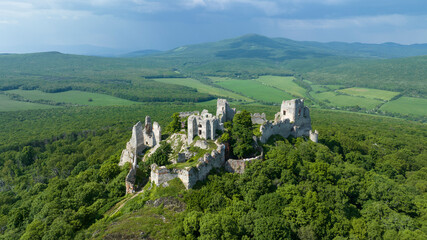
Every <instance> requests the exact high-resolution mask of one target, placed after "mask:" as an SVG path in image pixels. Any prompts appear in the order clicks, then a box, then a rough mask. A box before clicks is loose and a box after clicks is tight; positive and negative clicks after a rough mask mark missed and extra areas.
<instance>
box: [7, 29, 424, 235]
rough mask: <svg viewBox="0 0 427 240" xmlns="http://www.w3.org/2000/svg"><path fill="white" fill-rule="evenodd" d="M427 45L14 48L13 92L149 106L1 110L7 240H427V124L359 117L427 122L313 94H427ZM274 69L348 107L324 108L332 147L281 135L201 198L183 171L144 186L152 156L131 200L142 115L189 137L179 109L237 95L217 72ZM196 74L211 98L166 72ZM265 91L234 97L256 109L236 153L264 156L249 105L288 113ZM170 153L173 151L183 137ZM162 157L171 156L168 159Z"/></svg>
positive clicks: (249, 73)
mask: <svg viewBox="0 0 427 240" xmlns="http://www.w3.org/2000/svg"><path fill="white" fill-rule="evenodd" d="M425 52H427V48H426V47H425V46H424V45H412V46H400V45H389V44H381V45H364V44H343V43H315V42H297V41H292V40H289V39H269V38H266V37H263V36H258V35H246V36H243V37H240V38H236V39H228V40H224V41H219V42H214V43H206V44H199V45H191V46H185V47H182V48H177V49H173V50H170V51H166V52H162V53H156V54H153V55H150V56H141V57H133V58H101V57H88V56H77V55H67V54H61V53H57V52H50V53H37V54H22V55H14V54H11V55H1V56H0V91H4V93H5V94H6V95H7V94H9V93H7V92H6V91H8V90H12V89H22V90H41V91H43V92H48V93H55V92H65V91H69V90H81V91H86V92H97V93H103V94H107V95H112V96H116V97H119V98H124V99H129V100H133V101H137V102H141V103H138V104H135V105H127V106H108V107H106V106H105V107H104V106H103V107H101V106H99V107H89V106H77V105H73V107H70V105H66V104H65V105H63V107H61V108H59V107H58V108H55V109H46V110H27V111H16V112H0V239H5V240H6V239H8V240H9V239H10V240H12V239H13V240H15V239H31V240H33V239H34V240H37V239H42V240H49V239H52V240H54V239H55V240H56V239H139V238H140V239H260V240H261V239H336V240H341V239H427V193H426V192H427V188H426V186H427V148H426V146H427V126H426V124H425V123H419V122H414V121H409V120H402V119H397V118H392V117H385V116H374V115H368V114H363V113H358V111H359V112H364V113H374V114H388V115H392V116H397V117H402V118H407V119H414V120H419V121H425V115H417V116H411V115H408V114H406V113H388V112H383V111H381V109H378V108H379V106H380V105H382V104H385V103H386V102H387V101H388V100H387V101H385V100H384V101H383V100H381V99H380V100H381V101H382V102H381V104H380V105H377V107H376V108H375V109H370V110H369V109H364V108H361V107H360V106H358V105H357V103H356V102H355V105H354V106H352V105H349V106H346V107H342V108H340V109H341V110H347V111H348V110H349V111H355V112H353V113H350V112H344V111H339V110H337V109H336V106H333V105H328V104H326V103H327V102H326V101H319V102H318V101H317V100H316V99H315V98H312V97H310V90H312V89H311V88H312V86H315V85H317V86H316V87H317V88H318V89H321V88H325V86H321V85H322V84H338V85H340V86H339V88H349V87H369V88H372V89H383V90H392V91H397V92H398V95H397V96H395V97H394V98H400V97H401V96H405V97H413V98H414V99H415V100H419V99H422V100H423V101H424V100H425V97H426V85H425V78H424V76H426V74H427V73H426V69H425V67H424V66H425V62H426V59H427V58H426V56H417V55H420V53H425ZM404 57H405V58H404ZM392 58H394V59H392ZM263 75H276V76H293V77H294V78H295V79H294V80H293V82H292V83H293V84H297V85H298V86H300V87H301V88H302V89H303V91H304V89H305V90H306V93H300V95H295V96H292V97H296V96H299V97H300V96H305V97H306V104H307V105H313V106H316V107H321V108H334V109H335V110H327V109H320V108H312V109H311V119H312V125H313V129H317V130H318V131H319V133H320V135H319V143H313V142H310V141H307V139H305V138H297V139H295V138H289V139H283V138H281V137H277V136H275V137H273V138H271V139H270V141H269V142H268V143H267V144H264V145H263V146H262V147H263V150H264V151H263V152H264V153H265V159H264V160H262V161H257V162H254V163H253V164H251V165H250V166H249V168H248V169H247V171H246V172H245V173H244V174H242V175H238V174H231V173H226V172H225V171H224V170H223V169H219V170H218V171H216V172H214V173H212V174H211V175H210V176H209V177H208V179H207V180H205V181H204V182H199V183H198V184H197V185H196V187H195V188H194V189H192V190H188V191H187V190H185V189H184V186H183V184H182V183H181V182H180V181H179V180H178V179H175V180H173V181H171V182H170V184H169V186H167V187H157V186H151V185H150V184H147V185H145V186H144V184H145V183H146V182H147V180H148V173H149V164H147V163H140V166H141V167H140V169H139V170H138V174H137V175H138V182H137V184H138V185H140V186H138V187H142V188H143V190H144V191H143V192H142V193H140V194H139V195H133V197H132V196H130V195H127V196H126V195H125V177H126V175H127V173H128V171H129V165H125V166H123V167H119V166H118V165H117V163H118V161H119V158H120V154H121V151H122V150H123V149H124V148H125V146H126V142H127V141H128V140H129V138H130V137H131V129H132V126H133V125H134V124H135V123H136V122H137V121H143V119H144V118H145V116H146V115H149V116H151V118H152V119H153V121H157V122H159V123H160V125H161V126H162V128H163V129H164V130H165V133H166V132H170V133H172V132H176V131H179V130H180V129H179V128H180V123H179V120H178V117H177V115H176V114H175V115H173V114H174V113H177V112H180V111H194V110H198V111H201V110H203V109H208V110H209V111H210V112H214V110H215V103H213V102H212V101H209V100H212V99H214V98H216V96H212V94H213V93H211V92H210V91H209V90H206V89H211V90H212V89H215V90H218V89H219V90H221V89H222V90H224V89H225V88H222V87H221V86H220V85H218V84H214V81H213V80H212V78H211V77H215V76H217V77H229V78H233V80H236V79H256V78H258V77H259V76H263ZM183 77H190V78H192V79H195V80H197V81H195V82H196V83H203V84H204V85H202V86H203V87H205V92H199V91H197V90H196V88H195V87H196V86H187V85H186V86H183V85H175V84H169V83H161V82H158V81H155V79H158V78H171V79H173V80H174V79H177V78H183ZM250 81H252V80H250ZM259 86H262V85H259ZM331 86H332V85H331ZM207 87H215V88H207ZM294 87H295V86H294ZM256 90H258V89H256ZM273 90H274V89H273ZM276 90H277V89H276ZM227 91H231V90H230V89H228V90H227ZM285 92H286V91H284V92H282V93H281V94H285ZM233 93H235V92H233ZM235 94H236V93H235ZM286 94H288V93H286ZM301 94H302V95H301ZM340 94H342V93H340ZM1 96H3V95H1ZM7 96H12V97H14V98H15V100H20V101H24V100H25V99H24V98H23V97H22V96H19V95H10V94H9V95H7ZM281 96H282V95H281ZM223 97H225V96H223ZM241 97H244V98H243V99H245V98H247V96H241ZM356 99H357V98H356ZM240 100H242V99H240ZM249 100H254V101H248V102H245V103H243V102H239V104H238V105H237V104H236V102H231V105H232V107H236V108H237V109H238V110H242V112H241V114H239V115H236V118H235V121H234V122H232V123H231V122H229V123H227V126H226V130H225V132H224V133H222V135H221V136H220V141H222V142H225V143H227V144H228V145H229V146H230V147H231V149H232V152H231V155H232V156H233V157H236V158H242V157H245V156H252V155H254V154H257V153H256V152H255V151H254V148H253V145H254V142H253V139H252V135H253V134H257V132H259V131H257V130H256V129H254V128H255V126H253V125H252V123H251V121H249V117H250V115H249V113H255V112H258V113H261V112H265V113H266V115H267V118H268V119H273V116H274V114H275V113H276V112H277V110H278V108H279V107H278V106H274V105H261V104H260V103H265V102H263V100H262V99H261V100H259V99H258V100H256V99H252V98H250V99H249ZM37 101H38V103H43V104H50V105H56V104H58V103H57V102H55V101H50V102H49V101H48V102H43V100H36V101H35V102H37ZM375 101H377V100H375ZM420 102H421V101H420ZM268 103H269V104H271V102H268ZM421 105H422V103H421V104H420V105H416V106H421ZM402 106H405V105H402ZM243 110H247V111H243ZM170 116H173V117H172V119H171V118H170ZM171 120H172V121H171ZM160 150H161V152H162V153H168V152H171V151H172V150H171V149H170V145H167V144H164V145H162V147H161V149H160ZM197 156H198V155H197ZM195 161H197V159H195ZM151 162H157V163H162V164H163V163H164V164H167V163H168V159H167V158H166V157H165V154H160V152H159V153H158V154H156V155H154V156H153V158H151V159H149V163H151Z"/></svg>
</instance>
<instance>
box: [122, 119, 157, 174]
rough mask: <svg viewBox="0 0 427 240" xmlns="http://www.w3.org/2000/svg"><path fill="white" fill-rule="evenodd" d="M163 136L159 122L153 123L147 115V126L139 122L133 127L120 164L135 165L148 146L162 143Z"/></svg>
mask: <svg viewBox="0 0 427 240" xmlns="http://www.w3.org/2000/svg"><path fill="white" fill-rule="evenodd" d="M161 138H162V129H161V127H160V125H159V124H158V123H157V122H154V123H151V118H150V117H149V116H146V117H145V126H144V127H142V123H141V122H137V123H136V124H135V125H134V126H133V128H132V137H131V138H130V140H129V142H128V143H127V144H126V149H124V150H123V152H122V155H121V157H120V163H119V165H120V166H122V165H124V164H125V163H126V162H130V163H132V164H133V165H134V159H136V156H137V155H140V154H141V153H142V152H143V151H144V149H146V148H147V147H154V146H156V145H157V144H159V143H160V141H161Z"/></svg>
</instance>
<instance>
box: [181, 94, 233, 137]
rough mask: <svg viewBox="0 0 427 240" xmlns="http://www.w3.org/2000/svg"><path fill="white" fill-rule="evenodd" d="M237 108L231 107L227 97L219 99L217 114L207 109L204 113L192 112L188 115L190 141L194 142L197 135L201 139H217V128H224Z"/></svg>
mask: <svg viewBox="0 0 427 240" xmlns="http://www.w3.org/2000/svg"><path fill="white" fill-rule="evenodd" d="M235 114H236V109H235V108H231V107H230V105H229V104H228V102H227V100H226V99H218V100H217V105H216V116H213V115H212V114H210V113H209V112H208V111H207V110H203V111H202V113H201V114H200V115H199V114H197V113H196V114H192V115H190V116H189V117H188V120H187V124H188V137H187V139H188V143H191V142H193V139H194V137H195V136H199V137H200V138H201V139H206V140H208V139H212V140H215V139H216V132H217V130H224V123H225V122H227V121H232V120H233V118H234V115H235Z"/></svg>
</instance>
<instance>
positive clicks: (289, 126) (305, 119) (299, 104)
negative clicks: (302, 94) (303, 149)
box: [260, 99, 317, 143]
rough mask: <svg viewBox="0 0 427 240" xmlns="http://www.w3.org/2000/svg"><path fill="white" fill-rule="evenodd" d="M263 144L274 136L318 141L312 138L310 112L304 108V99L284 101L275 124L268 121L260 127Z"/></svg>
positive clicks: (276, 116) (314, 137) (315, 137)
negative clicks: (306, 138) (303, 137)
mask: <svg viewBox="0 0 427 240" xmlns="http://www.w3.org/2000/svg"><path fill="white" fill-rule="evenodd" d="M260 131H261V137H260V140H261V142H262V143H266V142H267V140H268V139H269V138H270V137H271V136H272V135H276V134H277V135H280V136H282V137H284V138H287V137H289V135H292V136H294V137H301V136H306V137H310V139H312V140H313V139H314V140H316V141H317V136H314V134H313V136H311V118H310V110H309V109H308V107H305V106H304V100H303V99H292V100H289V101H283V102H282V105H281V107H280V112H278V113H277V114H276V115H275V120H274V122H271V121H268V122H266V123H265V124H264V125H262V126H261V127H260Z"/></svg>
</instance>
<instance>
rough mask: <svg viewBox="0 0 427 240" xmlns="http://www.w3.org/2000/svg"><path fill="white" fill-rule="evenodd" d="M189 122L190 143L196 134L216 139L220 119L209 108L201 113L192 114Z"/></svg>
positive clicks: (204, 137)
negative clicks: (209, 111)
mask: <svg viewBox="0 0 427 240" xmlns="http://www.w3.org/2000/svg"><path fill="white" fill-rule="evenodd" d="M187 124H188V132H187V133H188V137H187V139H188V143H191V142H193V139H194V137H195V136H199V137H200V138H203V139H206V140H207V139H212V140H214V139H215V137H216V136H215V135H216V130H217V129H218V127H219V121H218V119H217V118H216V117H214V116H213V115H212V114H210V113H208V111H207V110H203V111H202V114H201V115H191V116H189V117H188V120H187Z"/></svg>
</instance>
